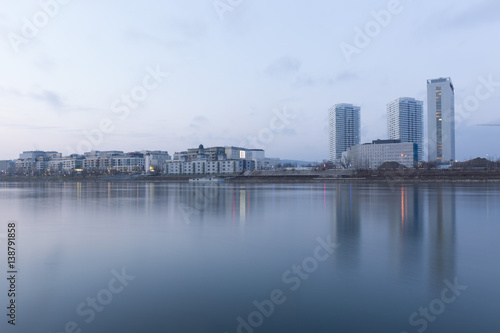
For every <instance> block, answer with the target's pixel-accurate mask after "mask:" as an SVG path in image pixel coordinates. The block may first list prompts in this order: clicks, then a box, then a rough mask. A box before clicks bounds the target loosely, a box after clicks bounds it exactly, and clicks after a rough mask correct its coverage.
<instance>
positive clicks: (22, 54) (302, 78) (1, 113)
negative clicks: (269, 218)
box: [0, 0, 500, 161]
mask: <svg viewBox="0 0 500 333" xmlns="http://www.w3.org/2000/svg"><path fill="white" fill-rule="evenodd" d="M54 1H56V0H54ZM54 1H52V0H43V1H42V3H44V4H46V3H59V5H58V7H57V8H56V7H52V9H47V8H45V9H44V7H43V6H41V5H40V4H39V3H38V2H37V1H23V2H17V3H14V2H11V3H8V4H5V5H4V6H2V8H1V9H0V18H1V20H0V34H1V35H2V36H3V38H1V39H0V46H1V48H0V59H2V61H1V62H0V70H1V71H2V73H3V75H2V77H1V78H0V140H1V141H2V142H3V144H2V149H0V159H10V158H13V157H14V156H16V155H17V153H18V152H19V151H23V150H35V149H39V150H57V151H59V152H62V153H64V154H65V155H67V154H69V153H72V152H77V151H78V149H77V148H78V147H79V145H80V144H81V143H82V142H83V141H86V142H90V144H91V146H92V147H91V148H92V149H95V150H110V149H115V148H118V149H123V150H124V151H137V150H144V149H152V150H157V149H166V150H169V151H178V150H181V149H182V147H184V146H195V145H197V144H199V143H200V142H203V143H205V144H206V145H207V146H218V145H234V146H239V145H244V144H245V143H247V142H253V144H252V145H253V146H254V147H253V148H262V149H265V150H266V151H267V152H269V155H270V156H282V157H286V158H290V159H300V160H308V161H321V160H323V159H328V149H329V147H328V144H327V143H328V115H326V114H325V110H327V109H328V108H329V107H331V105H333V104H335V103H336V102H342V101H349V102H351V103H353V104H355V105H359V106H360V107H361V108H362V110H363V117H362V120H361V138H362V141H364V142H370V141H371V140H375V139H379V138H384V137H386V103H387V101H390V100H393V99H394V98H395V97H397V96H412V97H414V98H416V99H418V100H421V101H424V105H427V93H426V88H425V87H424V84H423V83H424V82H425V80H427V79H429V78H437V77H452V78H453V81H454V83H455V86H456V91H455V100H456V107H457V109H456V117H457V128H456V132H457V138H456V140H457V142H456V147H457V151H456V159H458V160H464V159H469V158H473V157H477V156H479V157H485V156H486V154H489V156H499V155H500V152H499V151H498V150H497V147H496V146H495V145H494V144H493V143H492V141H494V140H491V137H492V136H495V135H497V134H498V131H497V130H498V129H497V128H495V127H487V128H484V127H482V128H481V127H478V126H476V125H477V124H493V123H499V122H500V116H499V115H498V105H499V103H500V83H499V82H500V72H499V70H498V66H497V65H496V63H497V59H496V54H495V52H493V51H494V46H493V45H492V44H491V40H494V39H493V38H494V37H493V33H494V31H497V30H498V28H499V24H500V22H499V21H498V20H497V16H496V14H495V13H498V12H499V9H500V4H499V3H498V2H494V1H491V0H490V1H477V2H472V1H462V2H453V1H443V2H440V3H437V4H436V3H434V4H432V3H419V4H418V5H417V4H416V3H415V2H410V1H403V0H402V1H399V7H398V8H397V9H394V8H389V2H388V1H370V2H368V1H364V2H357V3H349V2H346V3H344V2H337V1H333V2H322V3H314V4H311V3H305V2H298V3H293V4H290V3H289V2H284V1H276V2H273V3H267V2H263V1H261V2H259V1H253V2H241V3H239V4H238V5H232V6H230V9H228V10H226V11H223V12H221V11H220V10H217V9H216V8H214V5H213V3H212V2H211V1H208V2H206V1H199V0H193V1H191V2H189V4H188V3H176V2H173V1H165V2H161V3H160V2H156V1H145V2H142V3H137V2H134V1H129V0H125V1H123V2H120V3H119V4H117V3H95V2H89V1H87V2H77V1H71V2H67V1H64V2H63V1H61V2H58V1H57V2H54ZM63 3H64V4H63ZM45 7H46V6H45ZM56 9H57V10H56ZM389 9H391V10H392V11H390V10H389ZM47 10H48V11H49V12H50V13H47ZM381 13H382V14H384V13H385V14H387V13H390V14H389V15H385V16H384V15H382V14H381ZM49 14H50V15H49ZM44 15H45V16H44ZM44 17H47V20H45V21H43V22H42V21H40V22H38V21H34V18H37V19H39V20H42V19H44ZM283 27H286V28H283ZM370 27H371V28H372V29H375V30H373V31H367V28H370ZM409 38H410V39H412V43H410V44H405V47H397V46H398V45H400V44H401V43H402V41H405V40H407V39H409ZM443 40H446V41H447V43H446V45H444V44H443V42H442V41H443ZM450 50H453V51H452V52H450ZM478 92H479V93H478ZM426 113H427V112H426V110H425V109H424V122H425V123H426V124H427V115H426ZM277 114H279V115H280V117H281V118H283V119H285V122H281V123H277V122H276V118H277V117H278V116H277ZM287 115H288V118H286V117H287ZM278 119H279V118H278ZM424 131H425V132H426V131H427V126H425V128H424ZM426 136H427V134H426V133H424V137H426ZM89 137H90V139H89ZM81 146H82V147H84V148H88V147H87V146H85V145H81Z"/></svg>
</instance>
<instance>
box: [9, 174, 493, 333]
mask: <svg viewBox="0 0 500 333" xmlns="http://www.w3.org/2000/svg"><path fill="white" fill-rule="evenodd" d="M499 202H500V185H495V184H419V185H413V184H410V185H408V184H406V185H404V184H403V185H402V184H397V185H388V184H312V185H311V184H299V185H289V184H275V185H273V184H263V185H261V184H259V185H240V184H212V185H210V184H209V185H206V184H205V185H204V184H162V183H35V184H28V183H0V227H1V228H2V229H0V237H2V239H0V242H1V246H0V249H1V251H2V253H1V256H0V258H1V260H2V264H1V265H0V267H1V268H2V274H5V275H6V270H7V269H6V267H7V266H6V240H5V238H4V237H5V234H6V232H7V223H8V221H16V223H17V225H18V231H17V232H18V244H17V247H18V258H17V261H18V268H19V272H20V273H19V275H18V281H17V289H18V299H17V305H18V306H17V318H16V319H17V325H16V327H15V328H12V327H10V325H7V319H6V318H7V317H6V316H5V314H6V312H7V310H6V306H7V305H8V304H7V302H8V298H7V290H8V285H7V281H6V279H2V282H1V283H0V288H1V289H0V295H1V297H0V304H1V308H2V309H5V310H2V316H1V318H4V319H2V322H1V323H0V331H1V332H23V333H30V332H52V333H56V332H57V333H59V332H78V330H81V332H92V333H100V332H148V333H152V332H166V333H168V332H183V333H195V332H220V333H224V332H228V333H230V332H241V333H250V332H319V333H323V332H384V333H386V332H397V333H399V332H418V331H420V332H424V331H425V332H495V333H498V332H500V320H499V319H498V318H499V317H498V312H499V309H500V303H499V300H500V285H499V281H500V264H499V262H500V260H499V255H500V242H499V235H500V205H499ZM330 243H335V244H336V245H335V246H334V247H333V245H329V244H330ZM117 276H118V278H117ZM457 285H458V286H457ZM272 300H274V301H275V303H273V302H272ZM271 304H272V305H271ZM410 321H411V323H410Z"/></svg>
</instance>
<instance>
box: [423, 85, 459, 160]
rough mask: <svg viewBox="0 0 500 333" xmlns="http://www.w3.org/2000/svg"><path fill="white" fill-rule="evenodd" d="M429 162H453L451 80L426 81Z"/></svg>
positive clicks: (453, 97)
mask: <svg viewBox="0 0 500 333" xmlns="http://www.w3.org/2000/svg"><path fill="white" fill-rule="evenodd" d="M427 112H428V119H427V122H428V123H427V126H428V127H427V128H428V143H427V145H428V151H427V153H428V159H429V161H442V162H450V161H455V88H454V87H453V83H452V82H451V79H450V78H449V77H448V78H439V79H433V80H427Z"/></svg>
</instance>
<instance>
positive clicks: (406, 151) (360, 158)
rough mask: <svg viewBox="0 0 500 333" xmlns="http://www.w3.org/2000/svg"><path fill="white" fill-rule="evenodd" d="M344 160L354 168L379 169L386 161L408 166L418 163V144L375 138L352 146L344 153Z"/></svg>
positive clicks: (414, 165)
mask: <svg viewBox="0 0 500 333" xmlns="http://www.w3.org/2000/svg"><path fill="white" fill-rule="evenodd" d="M342 161H343V163H344V164H345V165H346V166H348V167H349V168H353V169H377V168H378V167H379V166H380V165H382V163H384V162H398V163H399V164H402V165H404V166H406V167H407V168H415V167H416V166H417V164H418V145H417V144H416V143H413V142H404V143H401V142H400V141H399V140H374V141H373V142H372V143H366V144H362V145H356V146H352V147H350V148H349V149H347V151H345V152H343V153H342Z"/></svg>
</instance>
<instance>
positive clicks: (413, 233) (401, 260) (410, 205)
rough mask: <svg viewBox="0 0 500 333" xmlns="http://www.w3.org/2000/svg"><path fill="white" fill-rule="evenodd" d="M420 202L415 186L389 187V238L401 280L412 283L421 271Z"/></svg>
mask: <svg viewBox="0 0 500 333" xmlns="http://www.w3.org/2000/svg"><path fill="white" fill-rule="evenodd" d="M423 202H424V200H423V191H422V190H421V188H420V186H419V185H418V184H415V185H408V184H400V185H397V186H394V187H391V202H390V203H389V208H390V210H389V212H390V213H389V220H390V226H391V231H392V232H391V233H390V235H391V238H392V239H393V242H392V244H394V253H395V255H397V260H398V266H399V270H400V274H401V275H400V278H402V279H414V278H415V277H417V276H418V275H422V274H423V271H424V267H425V263H424V223H425V213H424V205H423Z"/></svg>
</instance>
